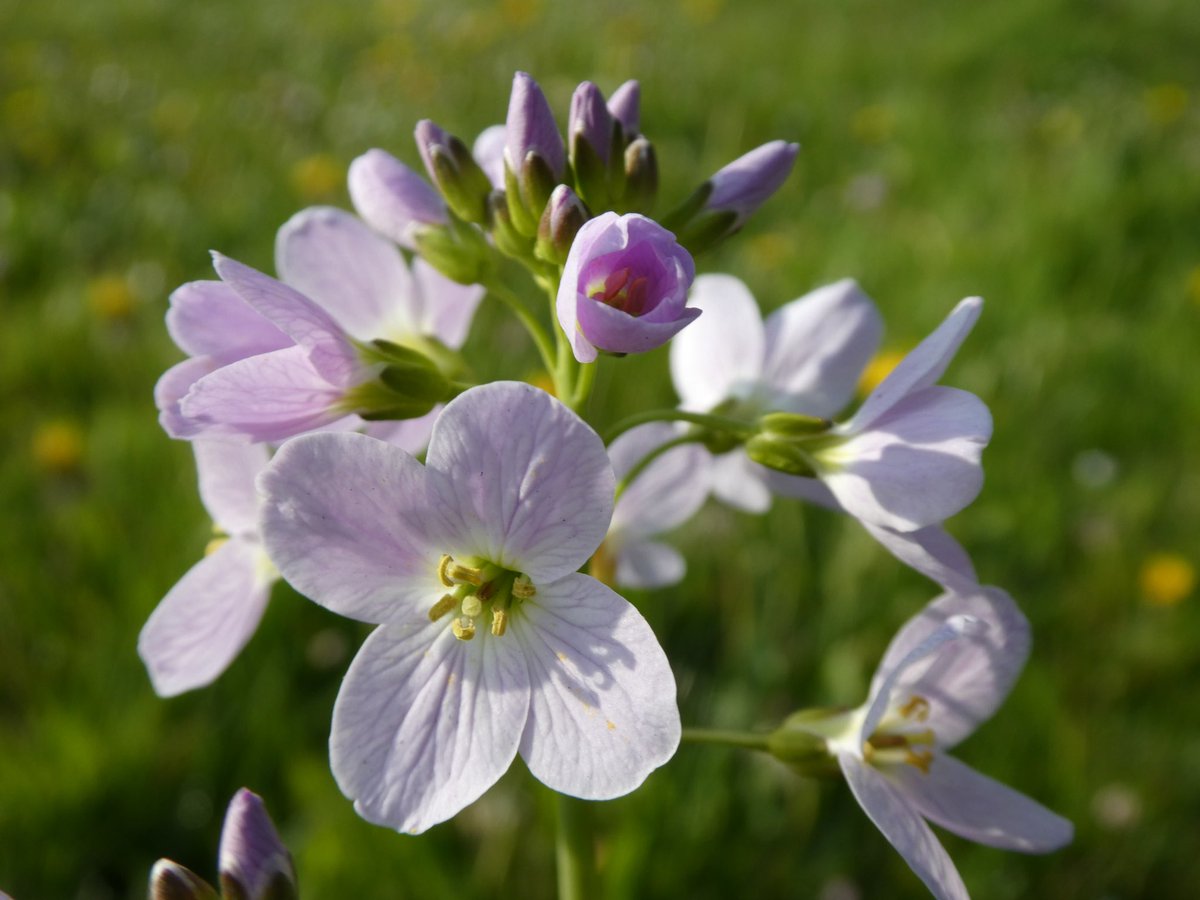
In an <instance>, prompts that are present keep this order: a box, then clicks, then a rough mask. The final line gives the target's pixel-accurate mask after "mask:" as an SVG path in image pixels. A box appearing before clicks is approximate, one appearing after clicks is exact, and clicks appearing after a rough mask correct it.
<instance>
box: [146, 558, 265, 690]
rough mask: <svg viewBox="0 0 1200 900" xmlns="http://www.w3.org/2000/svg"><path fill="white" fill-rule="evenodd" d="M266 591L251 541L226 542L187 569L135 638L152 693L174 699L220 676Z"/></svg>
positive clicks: (249, 630)
mask: <svg viewBox="0 0 1200 900" xmlns="http://www.w3.org/2000/svg"><path fill="white" fill-rule="evenodd" d="M270 592H271V579H270V578H268V577H265V576H264V567H263V559H262V548H261V547H260V546H259V545H258V544H257V543H255V542H253V541H248V540H245V539H242V538H231V539H230V540H228V541H226V542H225V543H223V544H222V545H221V546H220V547H218V548H217V549H216V550H215V551H214V552H213V553H212V554H210V555H208V556H206V557H204V559H202V560H200V562H198V563H196V565H194V566H192V568H191V569H189V570H188V572H187V574H186V575H184V576H183V578H181V579H180V580H179V583H178V584H176V585H175V586H174V587H173V588H171V590H170V591H168V592H167V596H165V597H164V598H163V599H162V602H161V603H159V604H158V607H157V608H156V609H155V610H154V612H152V613H151V614H150V618H149V619H148V620H147V621H146V624H145V626H144V627H143V628H142V633H141V635H139V637H138V654H139V655H140V656H141V657H142V661H143V662H144V663H145V664H146V669H147V671H148V672H149V673H150V681H151V683H152V684H153V685H154V690H155V692H156V693H157V694H158V695H159V696H161V697H173V696H175V695H176V694H181V693H183V692H184V691H190V690H192V689H193V688H198V687H203V686H204V685H206V684H209V683H211V682H212V681H213V680H214V679H215V678H216V677H217V676H218V675H220V674H221V673H222V672H224V671H225V669H226V668H228V667H229V664H230V663H231V662H233V660H234V657H236V656H237V655H238V653H239V652H241V649H242V647H244V646H245V645H246V642H247V641H248V640H250V636H251V635H253V634H254V630H255V629H256V628H257V627H258V622H259V620H260V619H261V618H262V614H263V610H264V609H265V608H266V605H267V598H268V597H269V596H270Z"/></svg>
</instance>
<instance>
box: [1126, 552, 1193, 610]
mask: <svg viewBox="0 0 1200 900" xmlns="http://www.w3.org/2000/svg"><path fill="white" fill-rule="evenodd" d="M1138 583H1139V585H1140V587H1141V592H1142V600H1143V601H1145V602H1146V603H1149V604H1150V605H1151V606H1174V605H1175V604H1176V603H1178V602H1179V601H1181V600H1183V599H1184V598H1185V597H1187V596H1188V595H1189V594H1190V593H1191V592H1192V588H1194V587H1195V586H1196V569H1195V567H1193V566H1192V564H1191V563H1190V562H1188V561H1187V560H1186V559H1185V558H1184V557H1182V556H1180V555H1179V554H1178V553H1155V554H1153V555H1152V556H1150V557H1148V558H1147V559H1146V561H1145V562H1143V563H1142V571H1141V573H1140V574H1139V576H1138Z"/></svg>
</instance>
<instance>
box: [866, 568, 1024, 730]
mask: <svg viewBox="0 0 1200 900" xmlns="http://www.w3.org/2000/svg"><path fill="white" fill-rule="evenodd" d="M956 616H970V617H972V618H974V619H977V620H979V621H981V622H983V623H984V624H986V626H987V627H986V629H981V630H979V632H978V633H975V634H970V635H964V636H962V637H961V638H959V639H958V640H956V641H954V642H953V643H952V644H951V645H947V646H946V647H944V648H943V650H942V652H940V653H939V654H937V655H936V656H934V657H930V658H929V659H928V660H927V661H926V662H925V663H924V664H922V665H919V666H914V667H912V668H911V669H909V671H907V672H905V673H904V675H903V676H902V677H900V678H898V679H897V680H896V681H894V682H893V685H892V688H891V702H892V703H893V704H897V703H900V704H902V703H904V702H906V701H907V698H908V697H909V696H911V695H915V696H920V697H923V698H924V699H925V700H926V701H928V702H929V705H930V706H929V717H928V719H927V724H928V725H929V727H930V728H932V729H933V730H934V733H935V735H936V737H937V744H938V746H939V747H942V748H949V747H953V746H954V745H955V744H957V743H959V742H960V741H961V740H962V739H963V738H965V737H966V736H967V735H969V734H970V733H971V732H973V731H974V730H975V729H976V727H978V725H979V724H980V723H981V722H984V721H986V720H987V719H988V718H990V717H991V715H992V713H994V712H995V711H996V708H997V707H998V706H999V705H1000V704H1001V703H1002V702H1003V700H1004V698H1005V697H1007V696H1008V692H1009V691H1010V690H1012V686H1013V683H1014V682H1015V681H1016V680H1017V676H1018V675H1019V674H1020V672H1021V669H1022V668H1023V667H1024V666H1025V660H1026V659H1027V658H1028V656H1029V645H1030V637H1029V622H1028V621H1027V620H1026V618H1025V616H1024V615H1023V614H1022V613H1021V611H1020V610H1019V609H1018V608H1017V605H1016V604H1015V603H1013V601H1012V598H1011V597H1009V596H1008V594H1006V593H1004V591H1002V590H1000V589H999V588H994V587H987V588H981V589H980V590H979V592H978V593H974V594H970V595H962V594H943V595H942V596H941V597H938V598H937V599H936V600H934V601H933V602H932V603H930V604H929V605H928V606H926V607H925V609H923V610H922V611H921V612H920V613H918V614H917V615H916V616H914V617H913V618H912V619H910V620H909V621H908V622H907V623H906V624H905V626H904V627H903V628H901V629H900V631H899V632H898V633H897V634H896V636H895V637H894V638H893V639H892V642H891V644H890V645H889V646H888V649H887V652H886V653H885V654H884V657H883V660H882V661H881V662H880V664H879V668H878V669H877V670H876V671H875V677H874V679H873V680H872V682H871V697H872V698H876V697H877V695H878V694H879V693H880V692H881V690H883V688H884V685H885V682H886V680H887V679H888V677H889V675H890V673H892V672H893V671H894V670H895V669H896V667H897V666H899V665H901V663H902V661H903V660H904V659H905V658H906V657H907V656H909V655H910V654H911V653H912V651H913V649H914V648H915V647H917V646H919V645H920V644H921V642H922V641H925V640H926V639H928V637H929V636H930V635H931V634H934V633H935V632H937V631H938V629H940V628H943V627H944V626H945V625H946V623H947V622H949V621H950V620H951V619H953V618H954V617H956Z"/></svg>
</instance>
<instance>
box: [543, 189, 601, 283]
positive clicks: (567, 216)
mask: <svg viewBox="0 0 1200 900" xmlns="http://www.w3.org/2000/svg"><path fill="white" fill-rule="evenodd" d="M590 218H591V215H590V214H589V213H588V209H587V207H586V206H585V205H584V204H583V201H582V200H580V199H579V197H577V196H576V195H575V192H574V191H573V190H571V188H570V187H569V186H568V185H565V184H560V185H559V186H558V187H556V188H555V189H554V193H553V194H551V195H550V202H549V203H547V204H546V210H545V212H543V213H542V221H541V223H540V224H539V225H538V239H537V248H536V250H535V252H536V253H537V255H538V257H539V258H540V259H544V260H545V261H546V262H548V263H553V264H554V265H556V266H561V265H562V264H563V263H564V262H566V260H567V254H568V253H570V251H571V244H572V243H573V242H574V241H575V235H576V234H577V233H578V231H579V229H580V228H582V227H583V223H584V222H586V221H587V220H588V219H590Z"/></svg>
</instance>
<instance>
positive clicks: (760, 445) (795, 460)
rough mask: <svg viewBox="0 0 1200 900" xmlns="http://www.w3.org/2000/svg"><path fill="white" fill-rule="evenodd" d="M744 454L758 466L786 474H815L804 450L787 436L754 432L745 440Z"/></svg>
mask: <svg viewBox="0 0 1200 900" xmlns="http://www.w3.org/2000/svg"><path fill="white" fill-rule="evenodd" d="M746 455H747V456H748V457H750V459H751V460H752V461H754V462H756V463H758V464H759V465H760V466H766V467H767V468H768V469H774V470H775V471H776V472H783V473H785V474H787V475H804V476H807V477H809V478H811V477H813V476H814V475H815V474H816V473H815V472H814V471H813V467H812V463H811V462H809V459H808V456H807V455H806V454H805V453H804V451H802V450H801V449H800V448H799V446H797V444H796V443H795V442H793V441H790V440H788V439H787V438H782V437H774V436H771V435H766V434H756V435H755V436H754V437H752V438H750V440H748V441H746Z"/></svg>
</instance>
